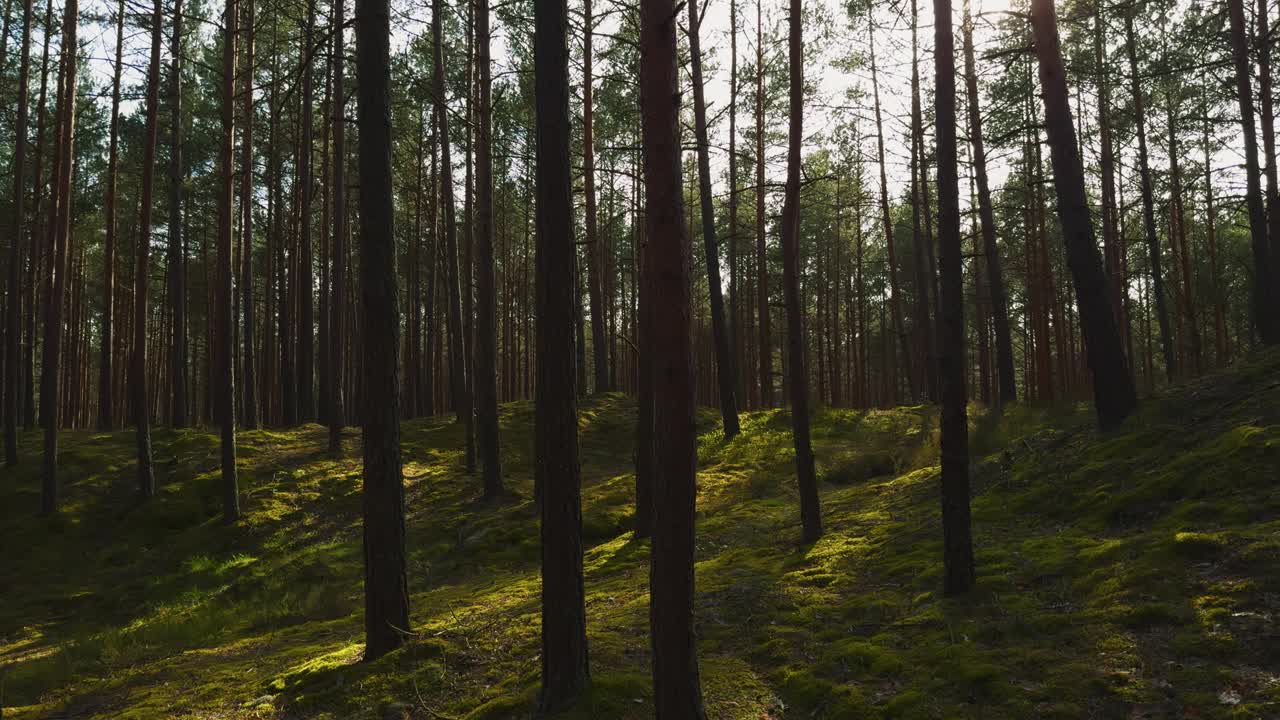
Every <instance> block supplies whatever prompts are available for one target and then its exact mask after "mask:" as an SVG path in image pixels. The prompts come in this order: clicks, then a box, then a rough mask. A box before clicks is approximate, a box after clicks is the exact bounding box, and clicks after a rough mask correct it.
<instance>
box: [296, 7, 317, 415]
mask: <svg viewBox="0 0 1280 720" xmlns="http://www.w3.org/2000/svg"><path fill="white" fill-rule="evenodd" d="M315 27H316V3H315V0H307V19H306V28H305V31H304V35H303V38H304V43H305V46H304V51H303V53H302V57H303V61H304V63H305V65H304V67H303V68H302V140H301V142H302V146H301V148H300V149H299V166H298V178H299V179H300V180H301V183H302V184H301V188H300V189H301V193H302V196H301V198H300V200H301V203H302V207H301V210H300V212H301V217H300V218H299V229H300V231H301V232H300V247H299V248H298V250H299V257H298V276H297V280H296V281H295V284H296V285H297V288H298V290H297V292H298V377H297V382H298V420H299V421H300V422H304V423H305V422H311V421H312V420H314V419H315V417H316V400H315V390H314V385H315V274H314V272H313V268H314V267H315V253H314V249H313V247H312V238H311V224H312V212H311V207H312V195H313V192H314V188H315V183H314V181H313V180H312V177H311V175H312V170H311V153H312V147H311V145H312V143H313V142H314V140H313V134H314V122H313V120H312V106H314V105H315V72H314V68H313V64H312V62H311V52H310V48H311V45H312V43H313V42H314V40H315Z"/></svg>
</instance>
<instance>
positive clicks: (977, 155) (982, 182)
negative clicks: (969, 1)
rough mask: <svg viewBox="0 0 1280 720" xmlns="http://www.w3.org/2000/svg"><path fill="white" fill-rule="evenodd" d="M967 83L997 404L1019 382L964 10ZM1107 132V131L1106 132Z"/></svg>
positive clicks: (1014, 396) (1011, 396)
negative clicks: (993, 342)
mask: <svg viewBox="0 0 1280 720" xmlns="http://www.w3.org/2000/svg"><path fill="white" fill-rule="evenodd" d="M965 10H966V14H965V20H964V80H965V91H966V93H967V96H968V102H967V103H966V104H967V105H968V109H969V143H970V146H971V147H972V149H973V174H974V182H976V183H977V186H978V220H979V223H980V227H981V230H982V252H983V256H984V259H985V262H986V271H987V283H988V284H989V288H990V292H991V324H992V325H993V326H994V327H995V335H996V375H997V385H998V388H999V392H998V393H997V394H996V405H997V406H1004V405H1007V404H1009V403H1013V402H1017V400H1018V382H1017V376H1016V375H1015V374H1014V369H1013V338H1012V335H1011V333H1010V331H1009V296H1008V291H1007V290H1006V289H1005V284H1004V272H1003V271H1002V268H1001V265H1000V250H999V248H998V247H997V246H996V220H995V211H994V209H993V208H992V204H991V188H990V184H989V183H988V180H987V151H986V144H985V141H984V140H983V136H982V109H981V104H980V101H979V97H978V71H977V65H976V63H975V61H974V57H973V25H972V21H971V20H970V18H969V15H968V12H967V11H968V7H967V6H966V8H965ZM1104 132H1106V131H1105V130H1104ZM943 304H944V305H945V303H943Z"/></svg>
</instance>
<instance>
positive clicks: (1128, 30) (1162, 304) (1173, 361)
mask: <svg viewBox="0 0 1280 720" xmlns="http://www.w3.org/2000/svg"><path fill="white" fill-rule="evenodd" d="M1124 23H1125V34H1126V37H1127V40H1128V42H1127V43H1126V45H1127V47H1128V51H1129V76H1130V77H1131V78H1132V82H1133V112H1134V122H1135V126H1136V129H1137V135H1138V172H1139V175H1140V179H1141V189H1142V223H1143V227H1144V229H1145V230H1146V236H1147V251H1148V253H1149V255H1150V262H1151V292H1152V294H1154V295H1155V302H1156V320H1157V321H1158V322H1159V323H1160V349H1161V352H1162V355H1163V357H1164V368H1165V373H1166V374H1167V375H1168V377H1169V380H1173V377H1174V375H1175V374H1176V373H1177V369H1178V368H1177V358H1176V356H1175V355H1174V353H1173V336H1172V334H1171V332H1170V330H1169V310H1168V308H1167V307H1166V298H1165V289H1164V275H1163V272H1162V270H1161V269H1160V239H1159V238H1158V237H1157V236H1156V215H1155V200H1154V198H1153V191H1152V188H1151V168H1150V167H1149V165H1148V162H1147V129H1146V127H1147V121H1146V107H1145V106H1146V99H1145V98H1144V96H1143V92H1142V80H1141V78H1140V77H1139V76H1138V50H1137V40H1136V38H1135V36H1134V32H1133V10H1132V9H1129V10H1127V11H1126V12H1125V19H1124Z"/></svg>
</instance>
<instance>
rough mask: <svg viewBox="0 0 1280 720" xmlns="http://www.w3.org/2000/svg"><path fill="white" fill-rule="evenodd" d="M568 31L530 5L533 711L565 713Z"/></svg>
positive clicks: (583, 629)
mask: <svg viewBox="0 0 1280 720" xmlns="http://www.w3.org/2000/svg"><path fill="white" fill-rule="evenodd" d="M438 3H439V0H437V7H439V4H438ZM568 25H569V11H568V7H567V4H566V2H565V0H544V1H543V2H538V3H536V4H535V5H534V33H533V55H534V60H533V62H534V87H535V93H534V95H535V98H536V100H535V113H536V118H537V166H536V167H537V170H536V172H537V182H536V186H535V190H536V193H537V204H536V208H537V210H536V213H537V220H536V223H537V225H536V226H537V241H536V242H537V256H536V261H535V262H536V266H537V267H536V271H537V277H536V282H537V315H538V320H537V323H538V328H537V346H538V354H537V387H536V390H535V392H536V397H535V399H536V404H535V406H534V408H535V409H534V412H535V423H534V453H535V465H534V473H535V482H536V484H537V486H538V488H539V489H540V496H539V498H538V500H539V502H540V504H541V515H542V522H541V540H542V689H541V692H540V693H539V696H538V711H539V713H546V714H551V713H555V712H558V711H559V710H562V709H564V708H566V707H568V706H570V705H571V704H572V703H573V702H574V701H575V700H576V699H577V698H578V696H579V695H581V694H582V692H583V691H584V690H585V689H586V686H587V683H588V682H589V678H590V672H589V670H588V666H587V614H586V606H585V594H584V592H583V580H582V475H581V470H580V467H579V459H578V408H577V397H578V393H577V389H576V387H575V385H576V384H577V378H576V375H575V373H574V372H573V371H572V370H571V365H572V364H573V362H574V332H575V331H574V312H575V308H574V305H575V301H574V288H573V283H570V282H566V280H567V279H568V278H572V277H573V276H574V254H575V253H574V241H573V194H572V192H573V190H572V177H571V174H570V167H569V166H570V163H569V153H570V147H571V146H570V139H569V137H570V127H569V48H568ZM437 37H439V36H438V35H437ZM437 52H439V50H437ZM436 57H437V58H438V57H439V55H437V56H436ZM437 72H439V71H437ZM437 77H439V75H437ZM437 87H439V86H437ZM446 167H447V163H446ZM445 183H446V185H447V183H448V180H445Z"/></svg>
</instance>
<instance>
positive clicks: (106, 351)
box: [46, 0, 125, 432]
mask: <svg viewBox="0 0 1280 720" xmlns="http://www.w3.org/2000/svg"><path fill="white" fill-rule="evenodd" d="M124 13H125V4H124V0H120V3H119V6H118V8H117V10H116V60H115V67H114V70H113V72H112V76H111V131H110V137H111V139H110V140H109V149H108V151H107V197H106V214H107V216H106V220H105V224H106V228H105V229H106V241H105V244H104V245H103V250H102V331H101V334H100V336H99V342H98V345H99V357H100V361H99V364H98V430H100V431H103V432H106V431H109V430H111V429H113V428H114V427H115V411H114V403H113V399H114V393H115V387H114V379H115V373H114V371H113V368H112V366H111V363H112V359H113V357H114V348H115V314H116V312H115V301H116V230H117V228H116V226H117V222H116V214H117V202H118V197H117V195H118V193H117V186H118V184H119V175H120V74H121V71H122V69H123V67H124V63H123V62H122V60H123V51H124ZM46 32H48V29H47V28H46Z"/></svg>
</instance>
